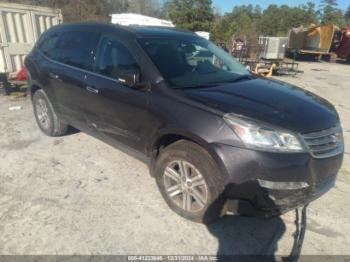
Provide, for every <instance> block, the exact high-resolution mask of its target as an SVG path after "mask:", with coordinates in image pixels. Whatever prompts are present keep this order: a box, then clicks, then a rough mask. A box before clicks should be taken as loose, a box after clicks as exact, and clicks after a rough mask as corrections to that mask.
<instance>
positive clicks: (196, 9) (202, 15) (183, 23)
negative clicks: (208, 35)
mask: <svg viewBox="0 0 350 262" xmlns="http://www.w3.org/2000/svg"><path fill="white" fill-rule="evenodd" d="M211 5H212V2H211V0H169V1H167V2H166V3H165V8H164V9H165V13H166V16H167V17H168V18H169V19H171V20H172V21H173V22H174V23H175V24H176V26H177V27H180V28H185V29H189V30H192V31H209V30H210V29H211V23H212V22H213V19H214V14H213V8H212V6H211Z"/></svg>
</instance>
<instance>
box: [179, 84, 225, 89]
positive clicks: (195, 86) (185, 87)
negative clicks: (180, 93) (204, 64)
mask: <svg viewBox="0 0 350 262" xmlns="http://www.w3.org/2000/svg"><path fill="white" fill-rule="evenodd" d="M218 85H219V84H218V83H199V84H195V85H188V86H175V87H174V88H175V89H191V88H204V87H214V86H218Z"/></svg>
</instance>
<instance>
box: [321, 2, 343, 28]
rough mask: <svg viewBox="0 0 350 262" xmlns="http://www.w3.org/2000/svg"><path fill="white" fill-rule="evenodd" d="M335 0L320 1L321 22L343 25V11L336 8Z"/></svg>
mask: <svg viewBox="0 0 350 262" xmlns="http://www.w3.org/2000/svg"><path fill="white" fill-rule="evenodd" d="M337 6H338V4H337V0H322V1H321V7H322V8H321V10H320V13H321V23H322V24H335V25H338V26H344V25H345V18H344V16H343V12H342V11H341V10H340V9H339V8H337Z"/></svg>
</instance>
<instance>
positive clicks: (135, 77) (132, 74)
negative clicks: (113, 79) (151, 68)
mask: <svg viewBox="0 0 350 262" xmlns="http://www.w3.org/2000/svg"><path fill="white" fill-rule="evenodd" d="M118 80H119V81H120V82H121V83H123V84H124V85H126V86H128V87H135V86H136V85H137V84H138V83H139V82H140V81H141V72H140V69H138V68H132V69H127V70H123V71H121V72H120V73H119V78H118Z"/></svg>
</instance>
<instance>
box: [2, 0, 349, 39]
mask: <svg viewBox="0 0 350 262" xmlns="http://www.w3.org/2000/svg"><path fill="white" fill-rule="evenodd" d="M7 1H8V2H12V3H13V2H17V3H24V4H30V5H41V6H47V7H52V8H60V9H62V13H63V17H64V21H65V22H76V21H88V20H97V21H109V19H110V17H109V15H110V14H111V13H123V12H133V13H141V14H144V15H149V16H153V17H158V18H164V19H170V20H172V21H173V22H174V24H176V26H178V27H181V28H185V29H189V30H192V31H209V32H211V36H212V38H213V40H215V41H222V42H225V41H228V40H230V39H232V37H233V36H235V37H239V38H243V37H244V38H246V39H247V40H248V41H249V40H250V39H256V38H257V36H259V35H266V36H286V35H287V32H288V30H289V29H290V28H292V27H299V26H301V25H303V26H308V25H310V24H320V23H321V24H330V23H331V24H335V25H337V26H339V27H343V26H350V6H349V7H348V8H347V10H341V9H339V8H338V5H337V0H321V4H320V5H319V6H316V5H315V4H314V3H313V2H306V3H305V4H303V5H300V6H297V7H290V6H287V5H269V6H268V7H267V8H266V9H265V10H263V9H262V8H261V7H260V6H259V5H255V6H253V5H240V6H238V5H237V6H234V7H233V9H232V10H231V11H230V12H227V13H225V14H222V13H221V11H220V9H219V8H217V7H216V8H215V7H213V6H212V1H211V0H163V1H161V0H137V1H135V0H98V1H96V0H7Z"/></svg>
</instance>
